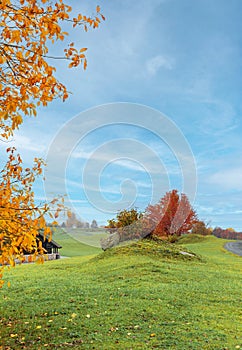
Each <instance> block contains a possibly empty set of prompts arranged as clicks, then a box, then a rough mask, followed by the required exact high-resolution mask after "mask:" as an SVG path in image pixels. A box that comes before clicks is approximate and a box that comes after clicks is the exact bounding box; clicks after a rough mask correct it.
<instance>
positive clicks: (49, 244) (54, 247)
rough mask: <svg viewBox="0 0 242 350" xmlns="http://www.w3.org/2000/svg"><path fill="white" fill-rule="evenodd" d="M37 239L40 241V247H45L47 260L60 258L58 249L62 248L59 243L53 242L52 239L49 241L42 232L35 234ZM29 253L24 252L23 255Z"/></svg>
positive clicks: (28, 253)
mask: <svg viewBox="0 0 242 350" xmlns="http://www.w3.org/2000/svg"><path fill="white" fill-rule="evenodd" d="M37 240H40V241H41V242H42V247H43V248H44V249H45V254H47V255H48V260H55V259H60V254H59V249H61V248H62V246H61V245H60V244H58V243H57V242H55V241H54V240H53V239H52V240H51V241H49V240H48V238H47V237H44V235H43V233H42V232H40V233H39V235H38V236H37ZM30 254H31V252H26V251H25V252H24V255H30Z"/></svg>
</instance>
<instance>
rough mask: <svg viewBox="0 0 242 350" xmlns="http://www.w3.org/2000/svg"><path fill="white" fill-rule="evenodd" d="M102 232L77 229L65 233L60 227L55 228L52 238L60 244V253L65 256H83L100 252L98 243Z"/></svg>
mask: <svg viewBox="0 0 242 350" xmlns="http://www.w3.org/2000/svg"><path fill="white" fill-rule="evenodd" d="M104 234H105V233H99V232H88V231H87V232H86V231H83V230H78V229H75V230H72V231H71V232H70V233H66V232H65V231H63V230H62V229H59V228H57V229H55V230H54V233H53V239H54V240H55V241H56V242H58V243H59V244H60V245H61V246H62V248H61V249H60V251H59V253H60V255H62V256H67V257H73V256H85V255H92V254H98V253H100V252H101V249H100V248H98V245H99V242H100V238H101V237H103V235H104ZM80 236H81V237H80Z"/></svg>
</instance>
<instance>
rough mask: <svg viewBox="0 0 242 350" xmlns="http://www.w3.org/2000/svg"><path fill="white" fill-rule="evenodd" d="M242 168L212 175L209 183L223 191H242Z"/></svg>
mask: <svg viewBox="0 0 242 350" xmlns="http://www.w3.org/2000/svg"><path fill="white" fill-rule="evenodd" d="M241 174H242V167H237V168H233V169H228V170H223V171H219V172H217V173H214V174H213V175H211V177H210V179H209V182H210V183H212V184H215V185H217V186H220V187H222V189H223V190H224V189H227V190H242V180H241Z"/></svg>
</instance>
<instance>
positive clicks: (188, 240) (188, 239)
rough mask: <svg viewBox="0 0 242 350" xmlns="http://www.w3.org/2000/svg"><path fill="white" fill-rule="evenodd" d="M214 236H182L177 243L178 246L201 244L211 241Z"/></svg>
mask: <svg viewBox="0 0 242 350" xmlns="http://www.w3.org/2000/svg"><path fill="white" fill-rule="evenodd" d="M214 238H215V237H214V236H202V235H195V234H187V235H182V236H181V237H180V238H179V239H178V241H177V243H178V244H193V243H202V242H207V241H209V240H213V239H214Z"/></svg>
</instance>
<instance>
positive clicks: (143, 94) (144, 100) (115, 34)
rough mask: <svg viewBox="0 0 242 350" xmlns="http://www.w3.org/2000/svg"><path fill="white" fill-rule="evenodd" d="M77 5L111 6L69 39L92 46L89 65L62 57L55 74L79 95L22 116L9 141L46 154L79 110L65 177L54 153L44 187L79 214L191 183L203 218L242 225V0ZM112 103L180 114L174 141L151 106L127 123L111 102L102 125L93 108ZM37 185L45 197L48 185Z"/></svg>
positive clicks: (109, 210)
mask: <svg viewBox="0 0 242 350" xmlns="http://www.w3.org/2000/svg"><path fill="white" fill-rule="evenodd" d="M70 4H71V5H72V6H73V7H74V8H75V9H77V10H79V12H86V13H91V12H92V11H93V9H95V6H96V5H97V4H99V5H100V6H101V10H102V13H103V14H104V15H105V16H106V21H105V22H104V23H103V24H102V25H101V27H100V28H99V29H98V30H95V31H90V32H89V33H84V32H82V31H80V32H78V33H71V36H70V38H69V40H70V41H72V40H74V41H75V42H76V43H77V45H80V46H81V47H88V53H87V58H88V69H87V71H85V72H83V71H82V70H81V69H78V70H77V69H74V70H68V69H67V68H66V65H65V64H64V63H63V62H58V63H57V66H58V67H57V68H58V69H57V75H58V77H59V79H60V80H62V81H63V82H64V83H65V84H66V85H67V87H68V89H69V90H70V91H71V92H72V95H71V96H70V98H69V99H68V100H67V101H66V102H65V103H62V102H61V101H55V102H54V103H52V104H51V105H49V106H48V107H47V108H45V109H40V110H39V113H38V117H37V118H34V119H28V120H25V123H24V125H23V126H22V127H21V129H20V130H19V132H17V133H16V135H15V140H14V142H15V144H16V145H17V146H18V150H19V151H20V152H21V153H22V156H23V158H24V160H25V162H26V163H27V164H29V163H30V162H31V159H33V157H35V156H37V155H38V156H41V157H45V158H46V157H48V150H49V149H51V147H52V146H51V145H53V144H52V141H53V139H54V140H55V138H56V137H57V138H58V137H61V136H60V135H62V134H61V132H62V131H63V129H65V127H66V125H67V126H68V125H69V124H68V123H69V122H70V120H73V118H74V120H78V127H77V129H75V130H69V131H70V133H69V134H68V135H69V136H68V135H67V136H66V138H65V139H62V141H63V147H64V145H66V147H67V145H69V146H70V145H71V147H69V148H68V147H67V148H65V147H64V148H63V149H62V150H61V147H60V149H59V151H60V153H61V152H63V154H64V151H66V150H67V149H68V150H69V151H68V152H69V154H68V155H65V156H66V158H65V159H66V163H65V164H64V167H65V173H64V175H63V172H62V171H59V170H60V169H59V164H58V160H60V159H61V158H58V156H56V160H55V157H54V156H53V154H51V156H50V155H49V160H50V161H52V164H49V168H50V169H51V170H50V173H51V172H52V173H51V174H50V176H49V180H48V172H47V181H48V183H47V185H46V186H47V188H48V190H47V192H48V193H47V195H48V196H49V195H50V194H53V195H54V194H56V193H60V194H62V193H67V198H68V200H69V204H70V205H71V206H72V208H73V210H74V209H75V210H76V213H77V214H78V215H79V216H80V217H81V218H82V219H83V220H87V221H91V220H92V219H96V220H97V221H98V223H99V224H105V223H106V220H107V219H109V218H111V217H114V216H115V212H116V211H117V210H118V209H123V207H127V206H129V205H131V206H137V207H138V208H140V209H141V210H143V209H144V208H145V207H146V206H147V205H148V204H149V203H150V202H155V201H157V200H158V199H159V198H160V197H161V196H163V194H164V192H166V191H167V190H170V189H172V188H177V189H178V190H179V191H184V189H188V192H189V191H190V189H189V188H188V187H186V185H184V183H185V182H190V183H191V184H192V185H191V187H192V188H191V193H188V195H189V197H190V199H191V201H192V203H193V205H194V207H195V208H196V210H197V213H198V216H199V217H200V218H201V219H203V220H205V221H210V223H211V225H212V226H222V227H234V228H235V229H237V230H240V231H242V220H241V218H242V136H241V135H242V99H241V91H242V78H241V77H242V34H241V33H242V23H241V13H242V2H241V1H240V0H231V1H226V0H213V1H210V0H196V1H192V0H152V1H149V0H141V1H126V0H122V1H121V0H115V1H105V0H104V1H101V0H100V1H99V2H98V3H97V2H95V1H93V0H91V1H83V2H81V3H80V2H79V1H70ZM69 40H68V41H69ZM58 50H59V47H57V46H56V47H53V49H52V51H54V52H57V51H58ZM117 102H126V103H130V104H131V105H132V104H136V106H140V105H144V106H148V108H150V109H151V110H156V111H159V112H160V113H161V115H163V116H165V118H166V120H169V121H171V123H173V128H172V132H174V138H173V139H172V138H168V141H167V140H165V138H166V136H165V135H166V134H165V131H164V133H163V131H162V133H163V134H162V135H161V133H158V134H155V133H154V129H156V127H157V125H154V124H155V123H156V120H157V123H158V124H159V125H160V126H161V129H160V130H162V120H160V121H159V120H158V119H159V118H158V114H157V115H156V112H154V114H155V115H156V116H157V117H154V118H153V117H152V116H150V115H149V113H148V114H147V116H146V117H142V120H139V114H137V115H136V117H135V123H134V122H133V124H132V125H131V124H129V123H128V120H126V119H124V120H126V121H125V122H124V121H123V119H122V118H123V116H121V115H120V118H121V119H120V122H119V123H118V118H116V117H117V115H116V116H114V117H113V118H114V119H113V123H112V119H110V118H112V112H111V109H110V108H109V112H108V113H109V116H108V118H109V119H108V120H109V125H106V124H105V120H106V119H105V118H106V117H107V116H106V115H105V116H104V115H103V114H102V113H103V110H102V107H100V108H96V107H97V106H99V105H101V106H102V105H105V104H110V103H112V104H114V105H113V106H117V105H116V103H117ZM109 106H110V105H109ZM126 106H127V105H126ZM115 108H116V107H115ZM137 108H138V107H137ZM144 108H146V107H144ZM131 109H132V106H131ZM87 110H88V112H85V111H87ZM128 110H129V109H128ZM115 111H116V112H117V110H116V109H115ZM157 113H158V112H157ZM115 118H116V119H115ZM149 118H150V119H149ZM131 119H132V117H131ZM144 119H145V120H144ZM149 120H150V125H149ZM139 122H140V123H139ZM142 123H145V127H142V125H143V124H142ZM139 124H141V125H139ZM70 128H71V126H70ZM83 130H85V134H84V133H83ZM74 131H75V135H76V136H75V137H74V138H73V135H74V134H72V133H73V132H74ZM172 132H171V135H172ZM177 132H178V133H179V137H178V139H179V140H180V141H181V142H184V143H183V144H182V145H183V146H181V149H180V150H178V149H177V148H176V147H175V148H173V146H174V145H175V144H176V141H177V138H176V136H175V135H177ZM78 133H79V135H80V136H79V139H78V137H77V135H78ZM168 133H169V132H168ZM63 135H64V134H63ZM68 137H70V139H68ZM76 137H77V138H76ZM74 139H75V143H74V141H73V140H74ZM185 144H186V145H185ZM177 145H178V143H177ZM187 145H188V146H189V147H188V148H189V149H190V151H191V152H190V153H189V150H188V148H186V147H187ZM63 150H64V151H63ZM52 151H53V149H52ZM56 152H58V150H57V151H56ZM188 153H189V154H188ZM186 157H188V158H189V159H187V158H186ZM181 159H183V160H184V159H186V162H187V163H183V164H181ZM193 161H194V162H195V163H194V164H195V165H196V175H195V173H194V171H193V170H194V169H193V165H194V164H193ZM189 162H190V163H189ZM189 164H191V165H189ZM62 166H63V164H62ZM184 167H186V168H185V169H184ZM189 172H190V173H189ZM154 174H155V175H154ZM195 183H196V191H195V192H196V193H195V194H194V186H195ZM63 184H64V185H63ZM46 186H45V190H46ZM63 186H64V188H63ZM122 191H123V192H122ZM51 192H52V193H51ZM36 194H37V197H38V198H43V197H44V187H43V185H42V183H38V186H37V188H36Z"/></svg>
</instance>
